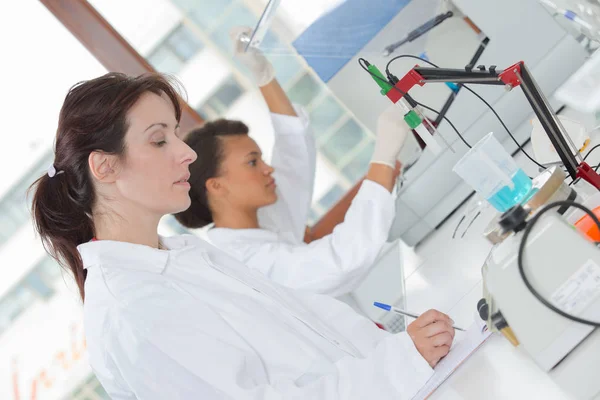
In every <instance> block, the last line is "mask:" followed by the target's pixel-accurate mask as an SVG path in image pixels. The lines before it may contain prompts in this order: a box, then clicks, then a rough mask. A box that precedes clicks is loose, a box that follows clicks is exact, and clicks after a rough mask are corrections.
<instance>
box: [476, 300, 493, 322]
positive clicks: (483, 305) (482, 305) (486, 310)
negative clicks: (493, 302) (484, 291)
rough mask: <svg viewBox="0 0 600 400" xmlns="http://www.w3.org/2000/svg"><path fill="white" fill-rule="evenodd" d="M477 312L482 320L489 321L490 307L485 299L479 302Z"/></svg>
mask: <svg viewBox="0 0 600 400" xmlns="http://www.w3.org/2000/svg"><path fill="white" fill-rule="evenodd" d="M477 312H478V313H479V316H480V317H481V319H482V320H484V321H487V319H488V317H489V316H490V307H489V306H488V303H487V301H485V299H481V300H479V301H478V302H477Z"/></svg>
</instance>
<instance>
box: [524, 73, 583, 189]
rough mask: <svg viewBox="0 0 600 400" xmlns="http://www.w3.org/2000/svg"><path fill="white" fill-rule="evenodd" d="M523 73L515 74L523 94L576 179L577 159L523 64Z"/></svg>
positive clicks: (572, 176)
mask: <svg viewBox="0 0 600 400" xmlns="http://www.w3.org/2000/svg"><path fill="white" fill-rule="evenodd" d="M521 71H522V73H519V72H518V71H515V74H516V75H517V77H518V78H519V80H520V81H521V85H520V86H521V87H522V88H523V93H524V94H525V97H526V98H527V101H529V104H530V105H531V107H532V108H533V111H534V112H535V115H537V117H538V118H539V120H540V123H541V124H542V127H543V128H544V130H545V131H546V134H547V135H548V138H549V139H550V141H551V142H552V144H553V145H554V148H555V149H556V151H557V153H558V155H559V156H560V159H561V160H562V161H563V163H564V164H565V167H566V168H567V171H569V175H570V176H571V178H573V179H575V178H576V177H577V162H576V160H575V157H573V155H572V154H571V150H570V149H569V146H568V144H567V142H566V141H565V139H564V136H563V134H562V132H561V130H560V128H559V126H558V124H557V123H556V119H555V118H554V116H553V114H554V113H553V111H552V109H551V108H548V107H547V104H546V102H545V101H544V99H543V94H542V92H540V91H538V90H537V88H536V86H535V84H534V83H533V82H534V80H533V78H532V77H531V75H529V71H528V70H527V69H526V68H523V64H521Z"/></svg>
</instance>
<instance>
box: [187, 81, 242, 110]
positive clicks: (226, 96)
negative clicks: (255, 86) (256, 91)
mask: <svg viewBox="0 0 600 400" xmlns="http://www.w3.org/2000/svg"><path fill="white" fill-rule="evenodd" d="M243 93H244V89H243V88H242V87H241V86H240V84H239V83H238V82H237V81H236V80H235V79H233V77H231V78H229V79H227V81H226V82H225V83H224V84H223V85H221V86H220V87H219V88H218V89H217V91H216V92H215V93H214V94H213V95H212V96H211V97H210V98H209V99H208V100H207V101H206V102H205V103H204V104H203V105H202V106H200V107H199V108H198V112H199V113H200V114H201V115H206V116H208V117H209V119H212V118H217V117H219V116H220V115H222V114H224V113H225V112H226V111H227V110H228V109H229V107H231V105H232V104H233V103H234V102H235V101H236V100H237V99H239V98H240V96H241V95H242V94H243Z"/></svg>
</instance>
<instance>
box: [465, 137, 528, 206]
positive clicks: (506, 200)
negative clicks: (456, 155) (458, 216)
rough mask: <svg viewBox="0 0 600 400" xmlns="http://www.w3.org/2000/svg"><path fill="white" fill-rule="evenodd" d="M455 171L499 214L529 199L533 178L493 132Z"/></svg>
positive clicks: (467, 155)
mask: <svg viewBox="0 0 600 400" xmlns="http://www.w3.org/2000/svg"><path fill="white" fill-rule="evenodd" d="M453 171H454V172H456V173H457V174H458V175H459V176H460V177H461V178H462V179H463V180H464V181H465V182H466V183H468V184H469V185H470V186H471V187H472V188H473V189H475V191H477V193H479V194H480V195H481V196H482V197H483V198H484V199H486V200H487V201H488V202H489V203H490V204H491V205H492V206H494V208H495V209H496V210H498V211H500V212H505V211H507V210H508V209H510V208H511V207H513V206H515V205H517V204H520V203H521V202H523V201H525V200H527V196H528V195H529V193H530V191H531V185H532V183H531V179H529V177H528V176H527V175H526V174H525V172H524V171H523V170H522V169H521V168H519V166H518V165H517V163H516V162H515V161H514V160H513V158H512V157H511V156H510V154H508V153H507V152H506V150H504V147H502V145H501V144H500V143H499V142H498V141H497V140H496V138H495V137H494V135H493V133H489V134H488V135H486V136H485V137H484V138H483V139H481V140H480V141H479V142H477V144H476V145H475V146H473V148H472V149H470V150H469V151H468V152H467V154H465V155H464V156H463V158H461V159H460V160H459V161H458V162H457V163H456V165H455V166H454V168H453Z"/></svg>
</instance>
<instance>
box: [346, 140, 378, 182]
mask: <svg viewBox="0 0 600 400" xmlns="http://www.w3.org/2000/svg"><path fill="white" fill-rule="evenodd" d="M374 149H375V141H374V140H370V141H369V142H368V143H367V144H366V145H364V146H363V147H362V149H361V150H360V151H359V152H358V154H357V155H356V156H355V157H353V158H352V159H351V160H350V161H349V162H348V163H347V164H346V166H345V167H344V168H342V173H343V174H344V176H345V177H346V178H347V179H348V180H349V181H350V182H356V181H358V180H359V179H361V178H363V177H364V176H365V174H366V173H367V170H368V169H369V162H370V161H371V157H372V156H373V150H374Z"/></svg>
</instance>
